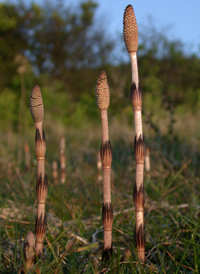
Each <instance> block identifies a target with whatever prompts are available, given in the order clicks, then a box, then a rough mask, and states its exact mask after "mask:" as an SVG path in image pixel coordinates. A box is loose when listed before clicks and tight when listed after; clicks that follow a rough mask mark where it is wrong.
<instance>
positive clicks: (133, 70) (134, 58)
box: [129, 52, 139, 89]
mask: <svg viewBox="0 0 200 274" xmlns="http://www.w3.org/2000/svg"><path fill="white" fill-rule="evenodd" d="M129 55H130V59H131V75H132V83H135V85H136V89H138V88H139V76H138V64H137V52H130V53H129Z"/></svg>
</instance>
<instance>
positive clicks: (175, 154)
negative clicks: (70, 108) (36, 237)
mask: <svg viewBox="0 0 200 274" xmlns="http://www.w3.org/2000/svg"><path fill="white" fill-rule="evenodd" d="M112 124H113V126H112V127H111V129H110V139H111V142H112V148H113V162H112V201H113V207H114V212H115V215H114V223H113V249H114V253H113V257H112V258H111V260H110V262H109V263H108V264H107V265H104V264H103V263H102V262H101V255H102V248H103V227H102V221H101V209H102V201H103V193H102V182H98V180H97V174H98V171H97V167H96V153H97V151H98V150H99V148H100V144H101V131H100V130H101V128H99V130H98V131H97V127H92V126H86V125H84V126H82V128H81V129H80V130H76V129H74V128H67V129H63V128H62V127H61V126H59V125H57V124H55V125H53V126H54V127H52V125H50V122H48V121H47V123H46V125H45V121H44V130H45V133H46V138H47V152H46V173H47V175H48V177H49V190H48V196H47V202H46V212H47V220H48V229H47V233H46V238H45V243H44V250H45V251H44V254H45V256H44V260H40V261H38V262H37V264H36V265H35V266H34V268H33V269H32V270H33V271H32V272H33V273H34V269H36V267H37V266H39V268H40V269H41V271H42V273H120V274H122V273H138V269H140V272H141V273H198V271H199V270H200V221H199V220H200V218H199V217H200V203H199V200H200V180H199V168H198V167H199V163H198V161H199V156H200V150H199V147H198V146H197V147H196V150H195V153H194V149H193V148H192V144H191V143H190V142H189V141H185V140H184V138H183V136H181V138H180V137H179V136H178V135H176V136H169V135H165V136H156V135H154V134H151V135H150V134H149V135H146V142H147V144H148V145H149V146H150V149H151V178H147V177H146V176H145V179H144V185H145V191H146V203H145V227H146V258H147V261H146V264H145V265H144V266H143V267H139V263H138V259H137V254H136V248H135V243H134V225H135V212H134V208H133V207H134V204H133V197H132V193H133V186H134V181H135V160H134V150H133V141H134V131H133V129H132V128H129V127H128V126H126V127H124V128H122V127H121V126H119V124H117V123H114V122H113V123H112ZM146 131H147V132H148V128H146ZM59 133H60V134H59ZM63 133H64V134H65V137H66V167H67V168H66V183H65V184H64V185H61V184H58V185H55V184H54V182H53V178H52V171H51V164H52V161H53V160H56V161H59V138H60V137H61V136H62V135H63ZM9 134H10V135H9V136H11V137H10V138H8V134H7V135H6V134H3V133H2V134H1V145H0V155H1V156H0V220H1V221H0V237H1V241H0V273H18V272H19V270H20V268H21V266H22V264H23V257H22V256H21V255H22V248H23V241H24V239H25V236H26V234H27V233H28V231H29V230H32V231H33V232H34V225H35V218H36V163H35V149H34V137H33V136H34V126H33V130H32V131H31V132H29V133H28V134H27V136H26V140H28V141H29V144H30V147H31V157H32V165H31V169H30V171H29V172H26V171H25V166H24V163H22V164H21V166H20V167H17V165H16V157H17V136H15V135H14V134H11V133H9ZM23 139H25V137H24V138H23ZM197 142H198V139H197ZM8 162H11V163H12V174H11V175H10V177H9V178H8V176H7V168H8ZM127 250H129V256H128V257H126V256H125V252H128V251H127ZM30 273H31V272H30Z"/></svg>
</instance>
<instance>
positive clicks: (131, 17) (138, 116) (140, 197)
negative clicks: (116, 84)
mask: <svg viewBox="0 0 200 274" xmlns="http://www.w3.org/2000/svg"><path fill="white" fill-rule="evenodd" d="M123 33H124V42H125V45H126V49H127V51H128V53H129V55H130V59H131V72H132V73H131V74H132V85H131V101H132V105H133V110H134V124H135V143H134V149H135V158H136V182H135V186H134V190H133V200H134V204H135V215H136V224H135V233H134V234H135V243H136V246H137V255H138V259H139V260H140V262H141V263H144V262H145V228H144V203H145V199H144V197H145V193H144V184H143V177H144V158H145V144H144V137H143V130H142V91H141V89H140V87H139V77H138V65H137V49H138V27H137V22H136V18H135V14H134V10H133V7H132V6H131V5H128V6H127V7H126V9H125V12H124V19H123Z"/></svg>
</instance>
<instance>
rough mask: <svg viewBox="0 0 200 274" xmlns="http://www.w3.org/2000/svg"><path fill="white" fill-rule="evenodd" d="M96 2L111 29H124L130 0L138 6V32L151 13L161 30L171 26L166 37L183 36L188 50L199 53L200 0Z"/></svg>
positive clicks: (120, 30)
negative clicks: (123, 23)
mask: <svg viewBox="0 0 200 274" xmlns="http://www.w3.org/2000/svg"><path fill="white" fill-rule="evenodd" d="M77 2H78V1H77ZM97 2H98V3H99V9H98V13H97V16H99V17H102V16H103V17H104V18H105V20H107V26H108V29H109V30H110V31H115V32H117V31H118V32H122V19H123V13H124V9H125V7H126V6H127V5H128V4H131V5H132V6H133V8H134V10H135V15H136V19H137V22H138V29H139V33H140V29H141V28H142V26H143V25H147V24H148V22H149V21H148V18H149V17H151V18H152V20H153V22H154V25H155V26H157V28H158V30H161V29H164V28H165V27H169V29H168V32H167V37H168V38H170V39H180V40H181V41H182V42H183V43H184V44H185V50H186V52H188V53H191V52H195V53H198V54H199V55H200V48H199V47H200V0H191V1H189V0H167V1H166V0H165V1H164V0H138V1H136V0H128V1H127V0H121V1H120V0H98V1H97ZM108 18H109V19H108Z"/></svg>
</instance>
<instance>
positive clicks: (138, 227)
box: [133, 135, 145, 263]
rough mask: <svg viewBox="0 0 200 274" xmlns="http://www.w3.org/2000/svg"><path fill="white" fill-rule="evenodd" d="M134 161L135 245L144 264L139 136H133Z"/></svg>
mask: <svg viewBox="0 0 200 274" xmlns="http://www.w3.org/2000/svg"><path fill="white" fill-rule="evenodd" d="M134 149H135V159H136V182H135V186H134V190H133V200H134V204H135V216H136V224H135V243H136V246H137V254H138V258H139V260H140V262H142V263H144V262H145V230H144V203H145V193H144V184H143V177H144V158H145V144H144V139H143V137H142V136H141V135H140V137H139V138H137V136H135V144H134Z"/></svg>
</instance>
